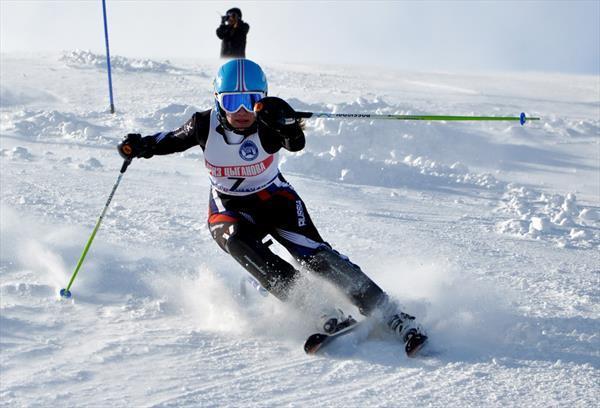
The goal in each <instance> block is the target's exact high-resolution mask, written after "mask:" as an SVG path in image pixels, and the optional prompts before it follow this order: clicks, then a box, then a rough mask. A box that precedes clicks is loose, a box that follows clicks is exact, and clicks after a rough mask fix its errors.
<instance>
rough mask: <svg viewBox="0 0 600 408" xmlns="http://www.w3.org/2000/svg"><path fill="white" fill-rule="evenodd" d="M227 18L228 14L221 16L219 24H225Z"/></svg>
mask: <svg viewBox="0 0 600 408" xmlns="http://www.w3.org/2000/svg"><path fill="white" fill-rule="evenodd" d="M228 19H229V16H221V24H225V23H226V22H227V20H228Z"/></svg>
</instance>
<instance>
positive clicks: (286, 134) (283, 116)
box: [254, 96, 306, 153]
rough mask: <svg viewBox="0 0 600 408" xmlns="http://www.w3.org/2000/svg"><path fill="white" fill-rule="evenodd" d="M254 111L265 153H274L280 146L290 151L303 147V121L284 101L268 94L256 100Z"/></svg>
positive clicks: (304, 142)
mask: <svg viewBox="0 0 600 408" xmlns="http://www.w3.org/2000/svg"><path fill="white" fill-rule="evenodd" d="M254 111H255V113H256V120H257V122H258V135H259V137H260V141H261V144H262V145H263V148H264V149H265V150H266V151H267V153H275V152H277V151H278V150H279V149H280V148H282V147H283V148H284V149H286V150H289V151H290V152H297V151H300V150H302V149H304V145H305V144H306V139H305V138H304V123H303V122H302V119H300V118H297V117H296V111H294V109H293V108H292V107H291V106H290V105H289V104H288V103H287V102H286V101H284V100H283V99H281V98H276V97H270V96H269V97H266V98H263V99H261V100H260V101H258V102H257V103H256V105H255V106H254Z"/></svg>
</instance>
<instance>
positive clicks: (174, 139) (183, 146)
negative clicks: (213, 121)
mask: <svg viewBox="0 0 600 408" xmlns="http://www.w3.org/2000/svg"><path fill="white" fill-rule="evenodd" d="M210 112H211V111H210V110H208V111H204V112H197V113H195V114H194V115H193V116H192V117H191V119H190V120H188V121H187V122H186V123H185V124H184V125H183V126H182V127H180V128H179V129H176V130H173V131H171V132H161V133H156V134H154V135H151V136H145V137H142V136H141V135H139V134H137V133H130V134H128V135H127V136H126V137H125V138H124V139H123V141H122V142H121V143H119V145H118V150H119V153H120V154H121V156H123V157H124V158H134V157H143V158H146V159H149V158H150V157H152V156H154V155H165V154H171V153H177V152H182V151H184V150H187V149H189V148H190V147H193V146H196V145H200V146H201V147H202V148H203V149H204V146H205V145H206V139H207V137H208V128H209V124H210Z"/></svg>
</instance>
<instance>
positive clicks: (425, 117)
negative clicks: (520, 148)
mask: <svg viewBox="0 0 600 408" xmlns="http://www.w3.org/2000/svg"><path fill="white" fill-rule="evenodd" d="M296 117H297V118H325V119H383V120H386V119H387V120H424V121H504V122H507V121H508V122H519V123H520V124H521V125H524V124H525V122H527V121H529V120H540V118H536V117H527V116H525V113H524V112H522V113H521V114H520V115H519V116H455V115H375V114H371V113H323V112H296Z"/></svg>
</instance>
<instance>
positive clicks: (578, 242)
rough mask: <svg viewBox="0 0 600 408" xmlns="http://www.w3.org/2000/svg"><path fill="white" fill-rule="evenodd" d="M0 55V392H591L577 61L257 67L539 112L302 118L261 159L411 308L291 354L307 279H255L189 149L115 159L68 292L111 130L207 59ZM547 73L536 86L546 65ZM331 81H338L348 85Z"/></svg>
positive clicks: (164, 111)
mask: <svg viewBox="0 0 600 408" xmlns="http://www.w3.org/2000/svg"><path fill="white" fill-rule="evenodd" d="M103 61H104V57H103V56H101V55H95V54H93V53H90V52H88V51H79V50H75V51H72V52H65V53H64V54H63V55H61V56H56V55H44V56H27V55H3V73H2V75H3V80H2V84H1V88H0V91H1V96H2V107H1V109H0V115H1V116H0V118H1V125H0V141H1V146H0V169H1V177H2V178H1V181H2V183H1V187H2V188H1V197H2V207H1V214H0V215H1V227H2V229H1V237H0V238H1V243H2V245H1V248H0V249H1V253H0V260H1V264H0V277H1V281H0V346H1V352H0V406H2V407H9V406H10V407H13V406H30V407H35V406H47V405H49V404H61V405H67V406H99V407H100V406H109V405H112V406H148V407H176V406H177V407H179V406H190V407H196V406H202V407H213V406H214V407H221V406H252V407H255V406H256V407H271V406H309V405H318V406H324V407H335V406H351V407H352V406H369V407H371V406H372V407H389V406H412V405H414V404H419V405H432V406H443V405H450V406H458V405H461V406H507V405H509V406H566V405H569V406H571V405H574V406H593V405H594V403H595V401H596V400H597V396H598V395H599V391H600V384H599V378H600V375H599V369H600V352H599V350H600V335H599V333H600V323H599V320H598V316H599V315H600V313H599V312H600V310H599V306H598V305H599V304H600V303H599V297H600V296H599V293H598V286H599V285H598V283H599V277H600V256H599V250H600V205H599V204H598V203H599V202H600V179H599V177H600V175H599V174H600V150H599V149H600V147H599V140H600V137H599V136H600V132H599V130H600V117H599V116H598V109H599V107H598V104H599V101H598V97H597V95H598V94H599V92H600V81H599V80H598V78H595V77H583V76H579V77H578V76H560V75H554V76H553V75H550V74H541V75H538V76H533V75H525V74H523V75H508V74H506V75H500V76H498V77H494V80H493V81H492V80H490V78H491V77H482V76H471V77H470V76H464V75H451V74H423V73H421V74H416V73H407V72H394V71H391V70H384V69H380V70H375V71H374V72H373V73H372V75H374V76H373V77H369V76H367V74H366V73H365V72H361V70H360V69H357V68H353V67H332V66H329V67H313V66H300V65H297V66H291V65H290V66H286V65H283V64H281V65H277V66H268V65H267V66H266V67H265V71H266V73H267V76H268V78H269V81H270V84H269V85H270V86H269V88H270V90H271V92H272V95H277V96H281V97H284V98H286V99H288V100H289V101H290V103H291V104H292V106H294V107H295V108H296V109H298V110H311V111H333V112H348V113H349V112H373V113H381V114H385V113H404V114H420V113H450V112H452V113H455V114H490V113H492V114H498V115H502V114H518V113H519V112H520V111H521V110H526V111H527V110H528V109H529V110H531V111H527V113H528V114H529V115H536V116H541V117H542V121H540V122H539V123H531V124H527V125H526V126H524V127H521V126H519V125H515V124H506V123H503V124H500V123H491V124H490V123H470V124H453V123H445V124H435V123H411V122H395V123H390V122H386V121H381V122H378V121H361V120H353V121H334V120H324V119H319V120H311V121H308V122H307V132H306V133H307V147H306V149H305V150H304V151H302V152H299V153H295V154H292V153H284V154H282V156H283V157H282V165H281V167H282V169H283V172H284V174H286V175H287V178H288V179H289V180H290V181H291V182H292V184H293V185H294V186H295V188H296V189H297V190H298V191H299V193H300V195H301V196H302V197H303V198H304V199H305V201H306V202H307V205H308V208H309V210H310V211H311V216H312V217H313V219H314V220H315V222H316V224H317V226H318V227H319V229H320V231H321V233H322V234H323V236H324V237H325V239H326V240H328V241H329V242H330V243H332V244H333V245H334V247H336V248H337V249H338V250H340V251H341V252H342V253H345V254H347V255H348V256H350V259H351V260H353V261H354V262H356V263H358V264H359V265H361V267H362V268H363V269H364V270H365V271H366V272H367V274H369V275H370V276H371V277H372V278H374V280H375V281H377V282H378V283H379V284H380V285H381V286H382V287H383V288H384V289H386V290H387V291H389V292H390V294H392V295H393V296H394V297H396V298H397V299H399V300H400V301H401V303H402V304H403V305H404V306H405V308H406V310H407V311H408V312H409V313H412V314H415V315H417V316H418V317H419V318H420V320H421V321H422V323H423V325H424V326H425V327H426V328H427V330H428V333H429V334H430V335H431V344H430V355H428V356H427V355H426V356H423V357H421V358H417V359H408V358H406V357H405V356H404V355H403V352H402V348H401V347H400V346H399V345H398V344H395V343H394V341H393V340H392V339H390V338H388V337H387V336H386V335H385V334H383V333H379V332H377V331H376V332H374V333H371V335H370V336H369V337H368V338H366V339H364V338H362V339H359V338H354V339H353V338H350V339H349V340H347V341H346V342H345V343H344V347H341V345H340V348H339V349H334V350H332V352H331V354H330V355H329V356H328V357H316V358H315V357H308V356H306V355H305V354H304V353H303V351H302V343H303V341H304V339H305V337H306V336H307V335H308V334H310V333H311V332H313V331H314V330H315V325H316V321H315V320H317V319H316V317H318V316H317V314H318V310H319V307H320V306H321V305H320V301H321V300H322V299H329V301H328V305H329V306H338V307H342V308H343V309H344V310H345V311H347V312H350V313H351V314H354V315H358V312H357V311H356V310H353V309H352V307H351V306H349V305H348V304H347V302H346V301H345V300H344V299H343V298H342V297H341V296H340V295H339V294H337V293H334V292H333V291H332V289H331V288H330V287H328V286H327V285H325V286H320V285H319V283H318V282H315V281H314V279H312V278H309V279H307V280H306V282H304V284H303V285H302V288H301V289H300V291H301V292H304V296H307V298H308V299H309V300H312V302H309V303H310V304H309V306H307V308H306V310H293V309H292V308H291V307H290V306H286V305H282V304H280V303H279V302H277V301H276V300H275V299H273V298H272V297H266V298H265V297H262V296H260V295H259V294H258V293H257V292H256V291H255V290H254V289H252V288H251V287H250V286H244V289H245V290H244V291H243V292H245V295H244V294H243V293H242V290H241V289H242V288H241V287H240V285H241V283H240V282H241V280H242V279H243V277H245V276H246V275H245V273H244V272H243V271H242V270H241V268H240V267H239V266H237V264H236V263H235V262H234V261H233V260H231V259H230V258H229V257H227V256H226V255H225V254H223V253H222V252H221V250H220V249H219V248H218V247H217V245H216V244H215V243H214V242H213V241H212V238H211V237H210V234H209V232H208V231H207V228H206V225H205V218H206V205H207V195H208V180H207V177H206V175H205V170H204V169H203V158H202V153H201V150H200V149H190V150H188V151H186V152H184V153H182V154H176V155H171V156H168V157H156V158H153V159H152V160H136V161H135V162H134V163H133V164H132V165H131V166H130V168H129V169H128V170H127V173H126V174H125V176H124V178H123V181H122V183H121V186H120V187H119V190H118V191H117V193H116V195H115V197H114V199H113V202H112V204H111V207H110V209H109V211H108V213H107V216H106V217H105V219H104V222H103V225H102V227H101V229H100V231H99V232H98V235H97V237H96V239H95V241H94V243H93V245H92V248H91V250H90V252H89V254H88V256H87V258H86V261H85V263H84V265H83V268H82V270H81V271H80V274H79V276H78V277H77V279H76V281H75V283H74V286H73V288H72V291H73V293H74V299H73V300H71V301H60V300H58V298H57V292H58V290H59V289H60V288H62V287H64V286H65V285H66V283H67V282H68V279H69V278H70V276H71V273H72V270H73V268H74V265H75V263H76V261H77V259H78V258H79V255H80V253H81V250H82V249H83V245H84V244H85V242H86V240H87V239H88V237H89V234H90V232H91V230H92V228H93V226H94V224H95V222H96V220H97V217H98V216H99V213H100V211H101V209H102V207H103V205H104V203H105V202H106V199H107V195H108V193H109V192H110V188H111V186H112V185H113V183H114V182H115V181H116V177H117V175H118V169H119V168H120V161H121V159H120V158H119V156H118V154H117V153H116V150H115V145H116V143H117V142H118V141H119V140H120V138H121V137H122V136H123V135H124V134H126V133H128V132H130V131H134V130H135V131H139V132H140V133H145V134H149V133H153V132H157V131H161V130H169V129H172V128H175V127H178V126H179V125H181V124H182V123H183V122H185V120H187V119H188V118H189V116H191V114H192V113H193V112H195V111H196V110H202V109H207V108H209V107H211V106H212V103H213V102H212V99H211V81H212V75H213V73H214V72H215V71H216V68H217V67H218V65H219V62H218V61H204V62H193V61H177V62H168V61H163V62H158V61H152V60H135V59H129V58H126V57H117V58H116V59H115V61H116V64H115V73H114V78H113V82H114V86H115V98H116V106H117V114H116V115H110V114H108V113H107V112H106V109H105V106H106V105H108V103H107V102H106V89H105V88H106V82H105V72H104V71H103V69H104V65H103ZM550 81H552V83H553V85H554V86H553V87H552V89H548V88H549V87H547V83H548V82H550ZM349 83H352V86H348V84H349Z"/></svg>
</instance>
